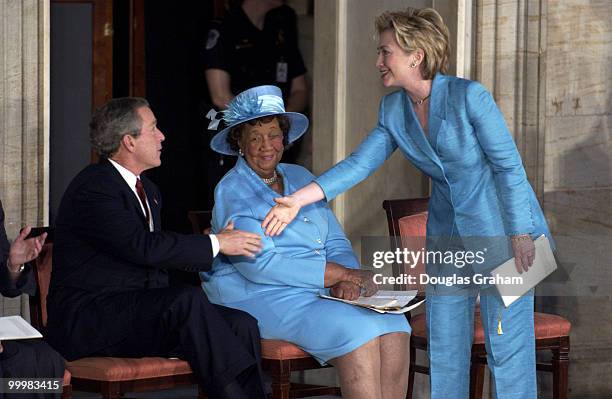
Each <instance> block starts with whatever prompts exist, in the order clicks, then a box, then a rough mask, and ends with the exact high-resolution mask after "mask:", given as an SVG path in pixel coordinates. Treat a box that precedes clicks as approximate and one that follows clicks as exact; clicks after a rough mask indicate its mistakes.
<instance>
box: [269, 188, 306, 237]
mask: <svg viewBox="0 0 612 399" xmlns="http://www.w3.org/2000/svg"><path fill="white" fill-rule="evenodd" d="M274 201H275V202H276V204H277V205H275V206H274V207H273V208H272V209H270V211H269V212H268V214H267V215H266V217H265V219H264V220H263V222H262V223H261V227H262V228H263V229H265V231H266V235H267V236H270V237H274V236H277V235H279V234H280V233H282V232H283V230H285V227H287V225H288V224H289V223H291V221H292V220H293V219H295V217H296V216H297V214H298V212H299V211H300V209H301V208H302V205H301V204H300V203H299V201H298V199H297V198H296V197H295V196H293V195H288V196H286V197H281V198H274Z"/></svg>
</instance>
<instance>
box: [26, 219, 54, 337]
mask: <svg viewBox="0 0 612 399" xmlns="http://www.w3.org/2000/svg"><path fill="white" fill-rule="evenodd" d="M42 233H47V239H46V240H45V244H44V245H43V247H42V249H41V251H40V253H39V254H38V257H37V258H36V259H34V260H32V261H31V262H30V265H31V267H32V272H33V273H34V278H35V280H36V294H34V296H31V297H30V319H31V321H32V326H34V327H35V328H36V329H37V330H38V331H40V332H41V333H42V334H43V335H45V330H46V327H47V295H48V294H49V285H50V283H51V270H52V263H51V260H52V258H53V229H52V228H50V227H38V228H33V229H32V231H31V232H30V234H29V236H28V238H30V237H36V236H39V235H41V234H42Z"/></svg>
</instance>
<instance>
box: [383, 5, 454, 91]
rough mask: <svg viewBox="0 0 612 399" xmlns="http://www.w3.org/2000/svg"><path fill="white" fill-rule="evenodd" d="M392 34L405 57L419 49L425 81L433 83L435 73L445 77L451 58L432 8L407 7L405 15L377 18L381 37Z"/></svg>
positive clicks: (439, 19)
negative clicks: (387, 32)
mask: <svg viewBox="0 0 612 399" xmlns="http://www.w3.org/2000/svg"><path fill="white" fill-rule="evenodd" d="M387 29H391V30H393V33H395V40H397V43H398V44H399V46H400V47H401V48H402V49H403V50H404V51H405V52H407V53H411V52H413V51H415V50H416V49H422V50H423V52H424V53H425V57H424V58H423V62H422V64H421V71H422V73H423V78H424V79H433V78H434V76H435V75H436V73H437V72H442V73H446V72H447V70H448V58H449V56H450V43H449V33H448V27H447V26H446V24H445V23H444V21H443V20H442V17H441V16H440V14H438V12H437V11H436V10H434V9H433V8H421V9H418V8H413V7H408V8H407V9H406V11H385V12H384V13H382V14H381V15H379V16H378V17H377V18H376V30H377V31H378V34H379V35H380V34H381V33H383V32H384V31H386V30H387Z"/></svg>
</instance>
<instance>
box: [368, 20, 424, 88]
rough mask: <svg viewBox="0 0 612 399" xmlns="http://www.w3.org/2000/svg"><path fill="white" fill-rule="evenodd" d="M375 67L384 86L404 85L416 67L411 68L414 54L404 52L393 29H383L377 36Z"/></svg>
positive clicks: (410, 78)
mask: <svg viewBox="0 0 612 399" xmlns="http://www.w3.org/2000/svg"><path fill="white" fill-rule="evenodd" d="M377 52H378V57H377V58H376V67H377V68H378V71H379V72H380V78H381V79H382V83H383V85H384V86H385V87H402V88H405V87H406V83H407V82H409V81H410V80H412V79H414V78H415V75H414V73H416V72H417V70H418V68H411V67H410V64H412V62H413V61H414V55H412V54H408V53H406V52H405V51H404V50H403V49H402V48H401V47H400V46H399V44H398V43H397V40H395V34H394V32H393V30H391V29H386V30H384V31H383V32H382V33H381V34H380V35H379V38H378V48H377Z"/></svg>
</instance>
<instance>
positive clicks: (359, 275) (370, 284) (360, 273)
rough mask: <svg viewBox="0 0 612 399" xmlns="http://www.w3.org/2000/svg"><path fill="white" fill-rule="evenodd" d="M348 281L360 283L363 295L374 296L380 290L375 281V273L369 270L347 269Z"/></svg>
mask: <svg viewBox="0 0 612 399" xmlns="http://www.w3.org/2000/svg"><path fill="white" fill-rule="evenodd" d="M347 270H348V271H347V277H346V281H348V282H351V283H353V284H355V285H358V286H359V287H360V288H362V289H363V290H362V294H363V296H372V295H374V294H376V292H377V291H378V286H377V285H376V283H375V282H374V273H372V272H371V271H369V270H361V269H347Z"/></svg>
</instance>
